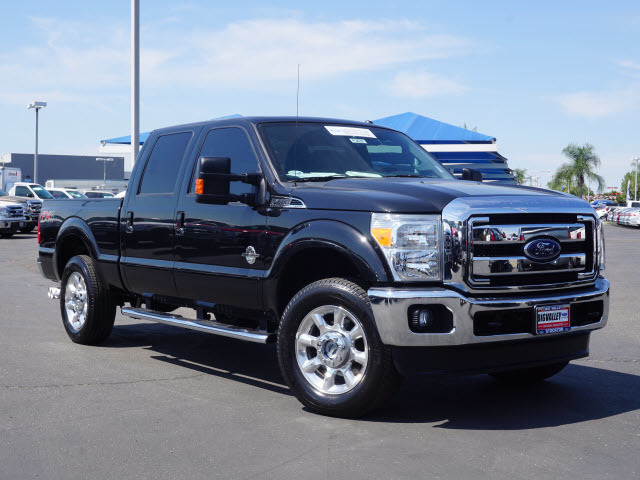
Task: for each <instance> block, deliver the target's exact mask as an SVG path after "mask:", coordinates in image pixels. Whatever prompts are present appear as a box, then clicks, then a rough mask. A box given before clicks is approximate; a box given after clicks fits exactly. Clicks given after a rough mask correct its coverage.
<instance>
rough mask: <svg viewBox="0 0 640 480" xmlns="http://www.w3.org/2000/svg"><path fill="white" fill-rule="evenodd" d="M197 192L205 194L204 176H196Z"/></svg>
mask: <svg viewBox="0 0 640 480" xmlns="http://www.w3.org/2000/svg"><path fill="white" fill-rule="evenodd" d="M196 193H197V194H198V195H204V180H203V179H202V178H196Z"/></svg>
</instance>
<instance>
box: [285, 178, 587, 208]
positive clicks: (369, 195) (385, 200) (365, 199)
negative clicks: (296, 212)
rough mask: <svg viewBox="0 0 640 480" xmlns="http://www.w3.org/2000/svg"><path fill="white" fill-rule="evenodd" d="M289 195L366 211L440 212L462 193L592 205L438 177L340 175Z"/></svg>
mask: <svg viewBox="0 0 640 480" xmlns="http://www.w3.org/2000/svg"><path fill="white" fill-rule="evenodd" d="M290 195H293V196H295V197H298V198H300V199H302V200H303V201H304V203H305V204H306V205H307V208H313V209H321V210H358V211H367V212H395V213H440V212H442V209H443V208H444V207H445V206H446V205H447V204H448V203H449V202H451V201H452V200H454V199H456V198H461V197H491V198H493V199H495V201H496V202H499V201H500V200H499V198H500V197H505V198H504V199H503V200H504V201H508V202H510V203H512V202H513V201H514V197H523V196H526V197H529V200H528V201H531V202H533V203H536V200H547V201H548V199H550V198H553V197H555V198H557V199H558V201H559V202H562V203H563V204H564V205H565V206H567V205H568V204H573V203H574V202H575V206H576V207H578V206H579V207H581V208H584V206H589V204H588V203H587V202H585V201H584V200H581V199H579V198H576V197H574V196H571V195H567V194H563V193H559V192H554V191H550V190H543V189H540V188H531V187H524V186H519V185H514V186H506V185H505V186H502V185H490V184H486V183H481V182H470V181H463V180H443V179H435V178H434V179H430V178H420V179H417V178H375V179H373V178H372V179H369V178H367V179H364V178H359V179H350V178H344V179H342V178H340V179H335V180H330V181H327V182H318V183H315V182H312V183H298V185H297V186H296V187H294V188H293V189H292V190H291V192H290ZM507 197H509V198H507ZM515 201H516V202H518V201H519V200H518V198H516V199H515ZM522 201H525V200H524V199H522Z"/></svg>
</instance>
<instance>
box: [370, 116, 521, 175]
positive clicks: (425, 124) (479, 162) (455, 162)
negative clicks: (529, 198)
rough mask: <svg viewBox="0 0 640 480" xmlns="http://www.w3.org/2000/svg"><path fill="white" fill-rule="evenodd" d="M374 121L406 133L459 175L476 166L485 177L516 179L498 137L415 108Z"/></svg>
mask: <svg viewBox="0 0 640 480" xmlns="http://www.w3.org/2000/svg"><path fill="white" fill-rule="evenodd" d="M374 123H377V124H378V125H383V126H386V127H389V128H393V129H395V130H399V131H401V132H403V133H405V134H407V135H408V136H409V137H411V138H412V139H413V140H415V141H416V142H418V143H419V144H420V145H422V147H423V148H424V149H425V150H427V151H428V152H429V153H430V154H431V155H433V156H434V157H435V158H437V159H438V160H439V161H440V162H441V163H442V164H443V165H444V166H445V167H447V168H448V169H449V171H450V172H451V173H453V174H454V175H455V176H457V177H460V176H462V169H463V168H475V169H476V170H479V171H480V172H481V173H482V178H483V180H484V181H488V182H498V183H509V184H513V183H516V180H515V177H514V175H513V172H512V171H511V170H510V169H509V166H508V164H507V159H506V158H504V157H503V156H502V155H500V154H499V153H498V151H497V147H496V139H495V137H490V136H488V135H484V134H482V133H478V132H473V131H471V130H467V129H465V128H461V127H456V126H455V125H450V124H448V123H444V122H440V121H438V120H434V119H432V118H428V117H425V116H422V115H418V114H416V113H412V112H407V113H401V114H399V115H393V116H391V117H385V118H381V119H379V120H375V121H374Z"/></svg>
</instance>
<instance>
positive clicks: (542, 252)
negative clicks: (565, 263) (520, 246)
mask: <svg viewBox="0 0 640 480" xmlns="http://www.w3.org/2000/svg"><path fill="white" fill-rule="evenodd" d="M524 254H525V255H526V256H527V257H529V258H530V259H531V260H537V261H539V262H550V261H551V260H555V259H556V258H557V257H558V255H560V244H559V243H558V242H556V241H555V240H551V239H548V238H539V239H537V240H531V241H530V242H529V243H527V244H526V245H525V246H524Z"/></svg>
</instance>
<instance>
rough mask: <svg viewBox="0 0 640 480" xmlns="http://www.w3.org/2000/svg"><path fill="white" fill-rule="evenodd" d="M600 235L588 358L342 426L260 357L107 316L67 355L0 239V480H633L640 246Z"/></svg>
mask: <svg viewBox="0 0 640 480" xmlns="http://www.w3.org/2000/svg"><path fill="white" fill-rule="evenodd" d="M606 233H607V242H608V243H607V257H608V265H607V274H608V276H609V278H610V279H611V281H612V284H613V293H612V308H611V320H610V324H609V326H608V327H607V328H606V329H605V330H603V331H600V332H597V333H595V334H594V335H593V340H592V343H591V351H592V355H591V357H590V358H588V359H586V360H580V361H576V362H574V363H572V364H571V365H570V366H569V367H567V368H566V369H565V370H564V371H563V372H562V373H561V374H560V375H558V376H556V377H554V378H553V379H552V381H549V382H547V383H545V384H542V385H540V386H537V387H534V388H532V387H520V388H506V387H504V386H501V385H499V384H497V383H495V382H494V381H492V380H491V379H490V378H489V377H486V376H478V377H463V378H455V379H445V380H430V381H424V380H422V381H419V380H411V381H409V382H406V383H405V385H404V387H403V389H402V390H401V391H400V392H399V394H398V395H397V396H396V397H395V398H394V400H393V401H392V402H391V403H390V404H389V405H388V406H387V408H385V409H384V410H383V411H381V412H378V413H377V414H376V415H375V416H373V417H369V418H366V419H363V420H359V421H346V420H338V419H330V418H324V417H320V416H317V415H314V414H312V413H309V412H306V411H305V410H303V409H302V408H301V406H300V404H299V403H298V402H297V401H296V399H295V398H293V397H292V396H291V395H289V393H288V392H287V389H286V387H285V386H284V385H283V383H282V380H281V378H280V376H279V373H278V369H277V363H276V359H275V351H274V349H273V348H272V347H267V346H257V345H254V344H247V343H243V342H240V341H233V340H227V339H222V338H218V337H214V336H209V335H206V334H200V333H197V332H191V331H185V330H180V329H176V328H172V327H167V326H160V325H155V324H148V323H140V324H136V323H134V322H131V321H128V320H125V319H123V318H122V317H120V316H118V318H117V320H116V326H115V328H114V332H113V335H112V337H111V338H110V340H109V341H108V343H107V344H106V345H104V346H102V347H84V346H80V345H75V344H73V343H71V341H70V340H69V339H68V338H67V336H66V334H65V332H64V330H63V328H62V325H61V321H60V313H59V310H58V305H57V303H55V302H52V301H49V300H47V297H46V287H47V286H49V285H50V284H49V283H48V282H47V281H45V280H44V279H42V278H41V277H40V276H39V274H38V272H37V269H36V265H35V256H36V240H35V238H34V236H33V235H29V236H20V237H15V238H14V239H12V240H0V272H1V278H0V292H2V300H1V301H0V478H2V479H23V478H35V477H40V478H47V479H54V478H60V479H76V478H77V479H86V478H91V479H98V478H153V479H157V480H159V479H176V478H208V479H210V478H225V479H227V478H230V479H235V478H238V479H244V478H278V479H281V478H302V479H305V480H306V479H315V478H334V479H342V478H353V479H360V478H362V479H369V478H455V479H461V478H491V479H494V478H505V479H515V478H531V479H536V480H539V479H543V478H583V479H591V478H593V479H601V478H613V479H629V478H640V314H639V311H640V305H639V302H638V299H639V297H640V288H639V287H640V279H639V278H638V275H637V272H638V263H639V262H640V231H638V230H631V229H628V228H624V227H618V226H607V228H606Z"/></svg>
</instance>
